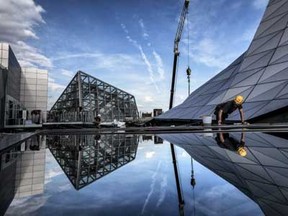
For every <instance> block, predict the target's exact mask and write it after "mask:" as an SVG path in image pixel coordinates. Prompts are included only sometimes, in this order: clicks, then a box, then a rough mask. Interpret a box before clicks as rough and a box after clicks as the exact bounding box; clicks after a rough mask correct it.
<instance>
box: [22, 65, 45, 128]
mask: <svg viewBox="0 0 288 216" xmlns="http://www.w3.org/2000/svg"><path fill="white" fill-rule="evenodd" d="M20 95H21V96H20V101H21V102H22V103H23V105H24V106H25V108H26V109H27V110H28V112H29V114H28V118H29V117H31V112H32V111H33V110H41V112H42V113H41V116H42V118H43V121H41V122H46V118H47V101H48V71H47V70H40V69H36V68H22V78H21V94H20Z"/></svg>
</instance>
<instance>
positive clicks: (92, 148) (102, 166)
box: [47, 134, 138, 190]
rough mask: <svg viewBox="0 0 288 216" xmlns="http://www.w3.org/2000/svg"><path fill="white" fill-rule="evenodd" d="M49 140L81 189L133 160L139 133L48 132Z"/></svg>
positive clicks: (68, 175)
mask: <svg viewBox="0 0 288 216" xmlns="http://www.w3.org/2000/svg"><path fill="white" fill-rule="evenodd" d="M47 144H48V148H49V149H50V151H51V153H52V154H53V156H54V157H55V159H56V160H57V162H58V163H59V165H60V166H61V168H62V169H63V171H64V172H65V174H66V175H67V177H68V178H69V180H70V181H71V183H72V184H73V186H74V187H75V188H76V189H77V190H78V189H81V188H83V187H85V186H86V185H88V184H90V183H92V182H94V181H96V180H97V179H99V178H101V177H103V176H105V175H107V174H109V173H110V172H113V171H114V170H116V169H118V168H120V167H122V166H123V165H125V164H127V163H129V162H131V161H132V160H134V159H135V157H136V152H137V147H138V137H137V136H136V135H127V134H126V135H125V134H102V135H101V136H100V134H97V135H60V136H59V135H57V136H52V135H49V136H47Z"/></svg>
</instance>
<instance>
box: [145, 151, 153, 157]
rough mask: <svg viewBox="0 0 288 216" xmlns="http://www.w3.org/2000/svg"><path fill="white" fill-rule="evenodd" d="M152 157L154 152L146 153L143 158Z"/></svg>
mask: <svg viewBox="0 0 288 216" xmlns="http://www.w3.org/2000/svg"><path fill="white" fill-rule="evenodd" d="M154 155H155V152H154V151H151V152H146V154H145V158H152V157H153V156H154Z"/></svg>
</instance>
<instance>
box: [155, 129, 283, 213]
mask: <svg viewBox="0 0 288 216" xmlns="http://www.w3.org/2000/svg"><path fill="white" fill-rule="evenodd" d="M159 136H161V137H162V138H163V139H165V140H167V141H169V142H171V143H173V144H175V145H178V146H180V147H182V148H184V149H185V150H186V151H187V152H188V153H189V154H190V155H191V156H192V157H193V158H194V159H195V160H197V161H198V162H199V163H201V164H203V165H204V166H206V167H207V168H209V169H210V170H212V171H213V172H215V173H216V174H217V175H219V176H221V177H222V178H224V179H225V180H227V181H229V182H230V183H231V184H233V185H235V186H236V187H237V188H238V189H239V190H241V191H242V192H243V193H245V194H246V195H247V196H249V197H250V198H251V199H253V200H254V201H255V202H256V203H258V205H259V206H260V208H261V209H262V211H263V212H264V213H265V215H287V206H288V196H287V191H288V175H287V174H288V140H287V139H284V138H279V137H276V136H272V135H268V134H264V133H253V134H252V133H246V134H245V141H246V144H245V149H246V151H247V155H246V156H245V157H241V156H240V155H238V154H237V153H236V152H233V151H231V150H228V149H224V148H221V147H220V146H218V144H217V143H216V140H215V139H214V138H213V137H205V136H203V135H200V134H185V136H184V135H183V134H161V135H159ZM230 136H231V137H234V138H235V139H236V140H240V136H241V134H240V133H239V134H231V133H230Z"/></svg>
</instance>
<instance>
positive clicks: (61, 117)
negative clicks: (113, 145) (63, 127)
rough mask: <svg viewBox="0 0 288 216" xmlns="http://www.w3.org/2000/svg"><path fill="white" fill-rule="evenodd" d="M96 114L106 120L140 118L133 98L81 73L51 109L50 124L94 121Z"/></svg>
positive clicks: (79, 72) (78, 73)
mask: <svg viewBox="0 0 288 216" xmlns="http://www.w3.org/2000/svg"><path fill="white" fill-rule="evenodd" d="M97 114H101V118H102V120H103V121H113V120H114V119H116V120H118V121H124V120H125V118H126V117H132V118H133V119H137V118H138V117H139V113H138V109H137V105H136V101H135V98H134V96H133V95H131V94H129V93H127V92H125V91H122V90H120V89H118V88H116V87H114V86H112V85H109V84H108V83H105V82H103V81H101V80H99V79H97V78H95V77H92V76H90V75H88V74H86V73H84V72H82V71H78V72H77V74H76V75H75V76H74V78H73V79H72V81H71V82H70V83H69V85H68V86H67V87H66V89H65V90H64V92H63V93H62V94H61V96H60V97H59V98H58V100H57V101H56V103H55V104H54V105H53V107H52V108H51V110H50V113H49V121H56V122H63V121H68V122H77V121H82V122H93V121H94V117H95V116H96V115H97Z"/></svg>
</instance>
